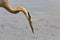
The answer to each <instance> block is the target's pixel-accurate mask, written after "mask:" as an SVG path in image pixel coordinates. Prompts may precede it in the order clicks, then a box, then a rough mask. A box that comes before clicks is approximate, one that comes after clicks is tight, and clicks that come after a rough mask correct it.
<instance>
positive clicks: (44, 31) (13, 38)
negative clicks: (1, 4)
mask: <svg viewBox="0 0 60 40" xmlns="http://www.w3.org/2000/svg"><path fill="white" fill-rule="evenodd" d="M9 3H10V4H11V6H12V7H13V8H17V7H18V6H24V7H25V8H26V9H27V10H28V11H29V12H30V14H31V16H32V23H33V27H34V30H35V34H34V36H33V34H32V32H31V29H30V27H29V24H28V21H27V20H26V18H25V16H24V14H23V13H22V12H19V13H18V14H12V13H10V12H8V11H7V10H5V9H4V8H0V40H60V0H9Z"/></svg>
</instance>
